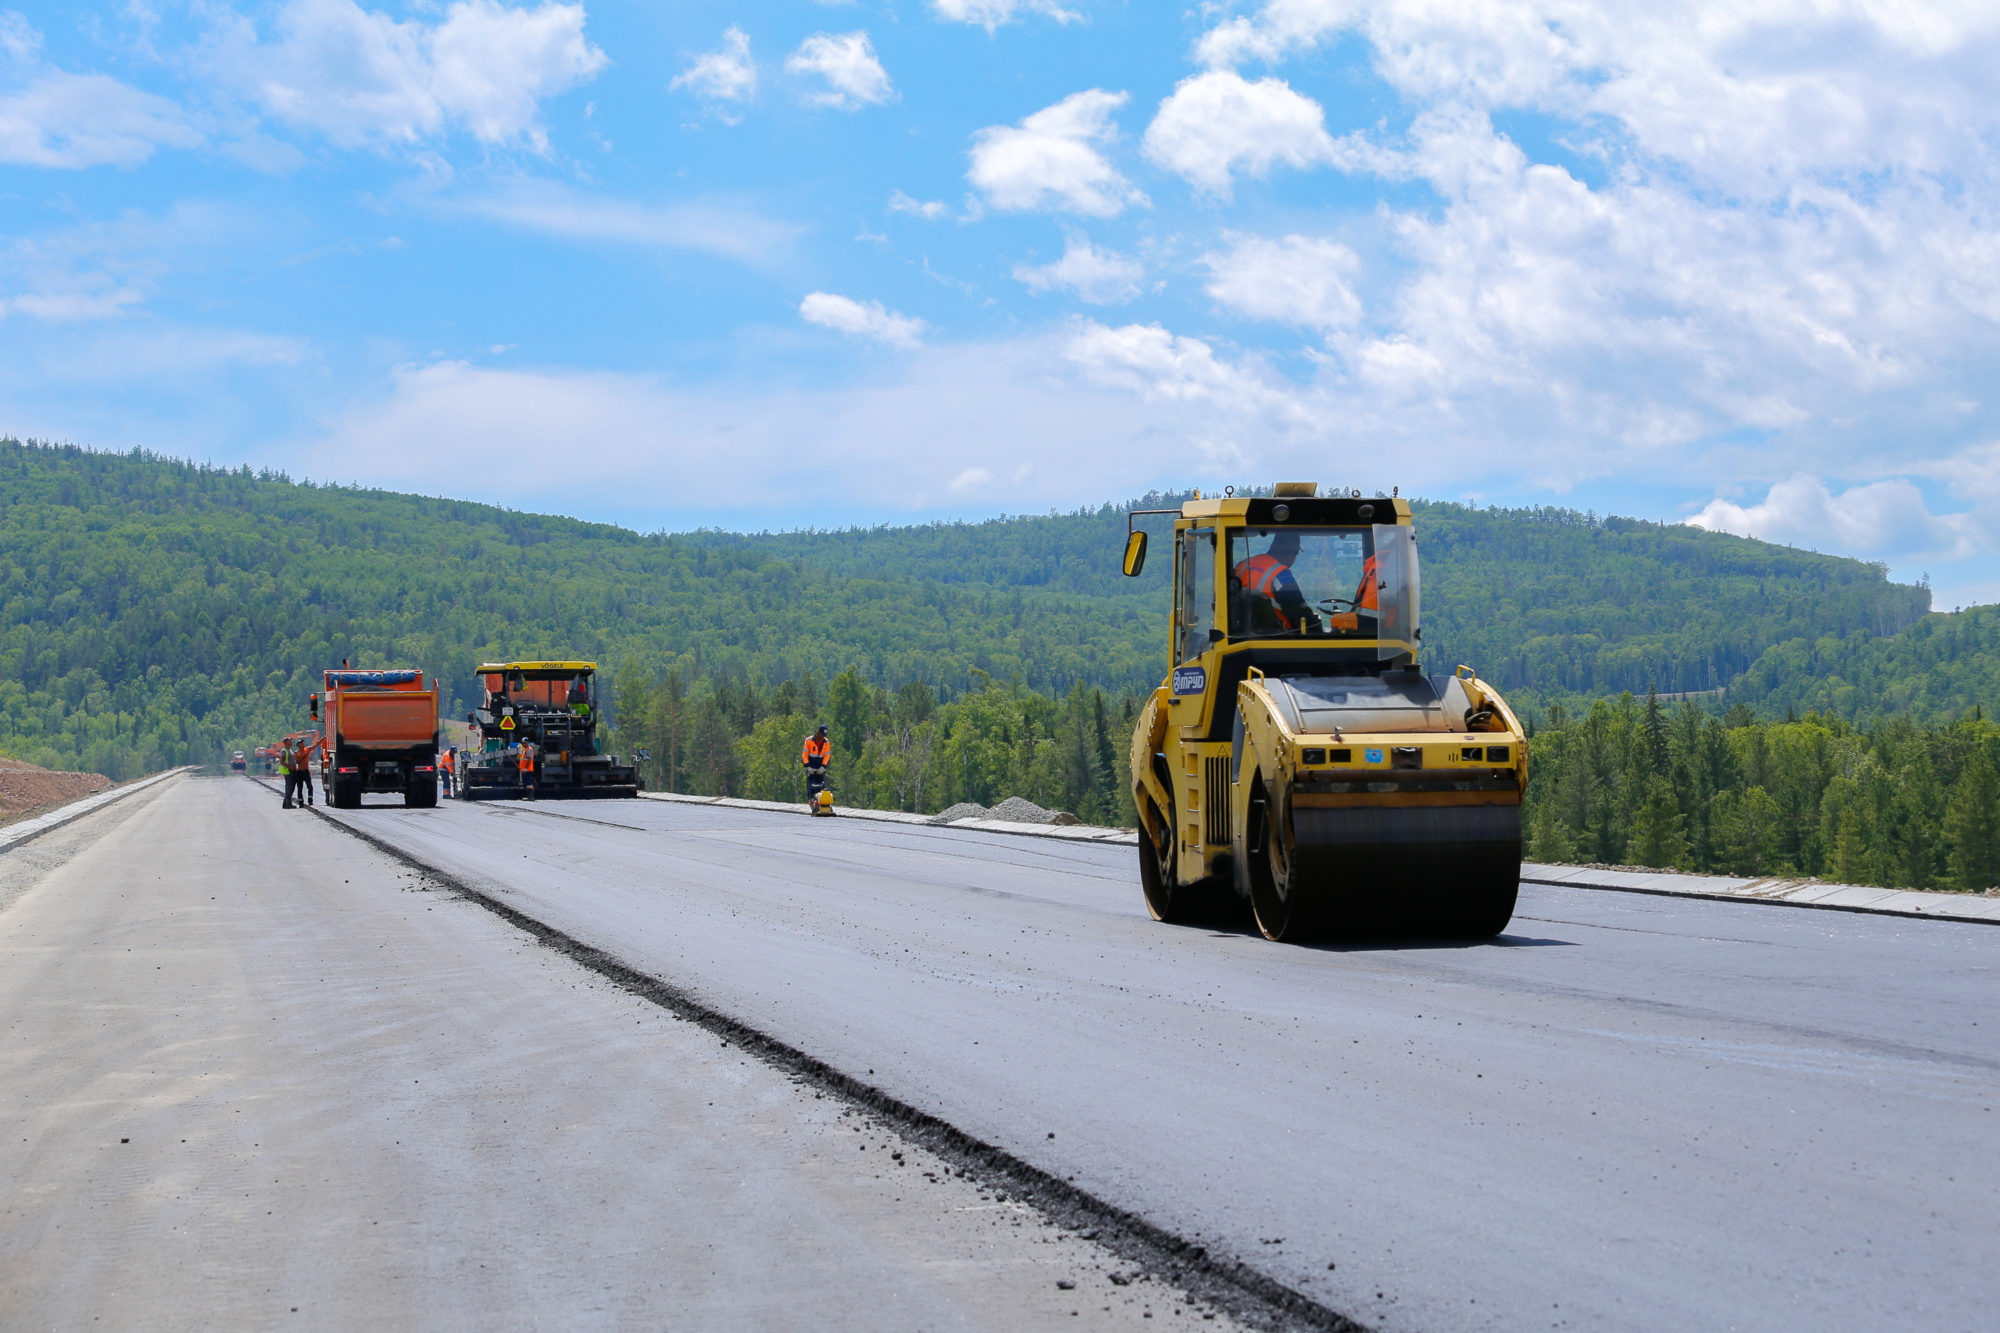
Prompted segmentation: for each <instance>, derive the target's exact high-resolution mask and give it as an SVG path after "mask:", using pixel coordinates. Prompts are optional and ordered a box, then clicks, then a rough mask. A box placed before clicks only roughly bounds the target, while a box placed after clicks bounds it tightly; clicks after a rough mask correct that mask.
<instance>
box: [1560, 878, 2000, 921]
mask: <svg viewBox="0 0 2000 1333" xmlns="http://www.w3.org/2000/svg"><path fill="white" fill-rule="evenodd" d="M1521 882H1522V883H1523V884H1533V885H1535V886H1536V887H1538V888H1544V889H1588V890H1590V891H1591V892H1592V893H1643V894H1646V895H1648V896H1650V897H1654V898H1697V899H1700V900H1701V901H1702V902H1709V903H1757V904H1760V905H1762V906H1764V907H1802V908H1805V909H1807V910H1809V911H1814V912H1852V913H1854V914H1855V915H1856V916H1899V917H1902V918H1903V919H1904V920H1906V921H1951V922H1955V923H1957V924H1959V925H1963V926H2000V920H1995V919H1994V918H1993V917H1990V916H1959V915H1956V914H1954V913H1951V912H1918V911H1905V910H1903V909H1902V908H1899V907H1868V906H1865V905H1863V904H1860V903H1801V902H1794V901H1792V900H1791V899H1789V898H1753V897H1751V896H1750V895H1749V894H1747V893H1703V892H1701V891H1700V890H1698V889H1642V888H1640V887H1638V886H1637V885H1633V884H1580V883H1578V882H1576V881H1575V880H1567V879H1530V878H1529V877H1528V876H1526V875H1523V876H1521ZM1860 887H1867V886H1865V885H1864V886H1860Z"/></svg>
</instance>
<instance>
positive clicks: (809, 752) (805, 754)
mask: <svg viewBox="0 0 2000 1333" xmlns="http://www.w3.org/2000/svg"><path fill="white" fill-rule="evenodd" d="M815 758H817V759H818V760H819V762H820V763H821V764H822V765H826V764H831V763H832V762H833V742H832V741H830V740H825V739H822V738H821V736H820V734H819V733H818V732H814V733H813V734H812V735H810V736H808V737H806V748H805V749H804V750H802V751H800V752H799V762H800V763H802V764H804V765H805V766H806V767H807V768H811V767H813V760H814V759H815Z"/></svg>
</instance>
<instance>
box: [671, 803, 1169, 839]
mask: <svg viewBox="0 0 2000 1333" xmlns="http://www.w3.org/2000/svg"><path fill="white" fill-rule="evenodd" d="M639 795H640V796H641V797H643V798H644V799H646V800H648V801H673V802H675V803H677V804H680V805H722V806H728V807H729V808H731V809H733V810H762V811H765V812H766V813H769V814H781V815H804V814H805V813H806V810H805V806H804V803H803V802H798V801H750V800H744V799H742V798H740V797H735V796H682V795H680V794H679V793H678V792H666V791H642V792H640V793H639ZM834 813H835V814H837V815H839V816H840V817H841V818H843V819H872V820H875V821H876V822H878V823H883V824H915V825H920V826H922V827H924V828H949V829H970V830H973V831H975V832H978V833H1011V834H1015V835H1016V836H1019V837H1023V838H1059V839H1061V840H1062V841H1064V842H1104V843H1114V844H1118V845H1120V846H1125V847H1137V846H1138V845H1139V835H1138V834H1137V833H1134V832H1133V831H1132V830H1131V829H1120V828H1098V827H1096V826H1094V825H1090V824H1016V823H1013V822H1011V821H1009V820H1005V819H954V820H952V821H951V822H950V823H949V824H934V823H932V822H931V816H929V815H913V814H909V813H907V812H905V811H902V810H851V809H849V808H848V807H846V806H835V807H834Z"/></svg>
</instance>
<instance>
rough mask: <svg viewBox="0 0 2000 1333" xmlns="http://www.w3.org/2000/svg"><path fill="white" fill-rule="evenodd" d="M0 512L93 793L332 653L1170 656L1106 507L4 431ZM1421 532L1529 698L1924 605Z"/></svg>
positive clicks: (849, 658) (1449, 518)
mask: <svg viewBox="0 0 2000 1333" xmlns="http://www.w3.org/2000/svg"><path fill="white" fill-rule="evenodd" d="M1181 498H1182V497H1180V496H1177V495H1176V496H1152V497H1148V498H1147V500H1146V501H1144V502H1142V503H1143V504H1145V505H1148V506H1151V505H1161V504H1167V505H1171V504H1176V503H1178V501H1179V500H1180V499H1181ZM0 504H4V510H3V511H0V752H5V753H8V754H11V755H15V756H18V757H21V758H24V759H30V760H34V761H36V762H42V763H49V764H55V765H61V766H82V767H88V768H92V769H96V770H98V771H102V772H106V773H111V774H114V775H124V774H128V773H130V772H133V771H136V770H137V769H139V768H152V767H159V766H162V765H164V764H167V763H172V762H180V761H182V760H194V761H207V760H210V759H212V758H213V757H214V755H215V754H216V752H217V751H218V750H220V749H224V748H228V747H231V746H236V745H245V744H249V743H252V742H255V741H262V740H265V739H268V738H269V737H271V736H273V735H275V734H277V733H279V732H281V731H282V730H285V729H287V728H288V727H291V726H296V725H298V723H299V720H300V703H301V700H302V699H303V697H304V695H305V694H306V693H307V692H308V691H309V690H310V689H312V688H313V687H314V685H315V684H316V675H315V673H316V672H317V670H318V669H319V668H320V667H321V666H324V665H327V664H330V663H333V662H337V661H339V660H340V659H341V658H343V657H346V658H350V659H352V660H353V661H354V662H355V663H356V664H357V665H383V664H412V665H419V666H423V667H425V668H427V669H430V670H432V671H435V672H437V673H439V674H440V675H441V676H442V678H443V681H444V683H445V685H446V686H447V688H448V689H451V690H455V691H459V692H468V691H470V689H471V687H472V681H471V672H472V667H473V665H474V664H475V663H476V662H477V661H479V660H480V659H482V658H486V657H519V656H533V655H537V654H561V655H569V654H578V655H583V656H590V657H596V658H598V659H600V660H603V661H606V662H607V663H610V664H614V665H616V666H617V667H618V668H619V669H620V671H621V672H623V673H627V674H629V675H631V676H633V677H635V678H637V679H644V680H653V679H659V678H660V677H662V676H663V675H664V674H665V673H666V672H667V671H668V669H669V668H671V667H678V668H679V669H680V672H681V675H682V678H683V679H684V680H685V681H688V682H695V681H699V680H702V679H709V680H715V681H721V682H730V683H732V684H733V685H734V686H739V687H740V686H754V687H757V688H760V689H766V690H768V689H770V688H771V687H774V686H775V685H777V684H778V683H780V682H782V681H785V680H788V679H793V680H800V681H805V680H808V679H810V680H811V681H814V682H818V683H820V684H824V682H826V681H828V680H829V679H830V678H831V677H832V676H833V675H834V674H836V673H837V672H839V671H841V670H843V669H845V668H847V667H850V666H851V667H854V668H856V669H857V670H858V671H859V673H860V675H861V676H862V677H864V678H866V679H868V680H870V681H872V682H874V683H875V684H877V685H881V686H887V687H890V688H894V687H897V686H900V685H902V684H904V683H907V682H909V681H912V680H919V679H921V680H924V681H926V682H927V683H929V684H930V685H931V686H932V687H933V689H934V690H935V691H936V693H937V694H938V696H940V697H941V698H942V699H944V700H949V699H951V698H953V697H955V696H957V695H960V694H963V693H964V692H966V691H967V690H971V689H978V688H981V686H982V684H983V682H984V681H986V680H988V679H992V680H998V681H1002V682H1006V681H1019V682H1020V683H1022V684H1023V685H1025V686H1027V687H1030V688H1032V689H1035V690H1039V691H1043V692H1046V693H1059V692H1062V691H1065V690H1067V689H1068V688H1069V687H1070V686H1071V685H1072V684H1074V683H1076V682H1079V681H1082V682H1088V683H1090V684H1093V685H1097V686H1101V687H1103V688H1105V689H1106V690H1109V691H1112V692H1113V693H1114V694H1122V693H1136V692H1138V691H1141V690H1143V689H1146V688H1149V687H1150V686H1151V685H1153V684H1154V683H1156V682H1157V680H1158V679H1159V677H1160V675H1161V674H1162V672H1163V669H1164V666H1165V662H1164V643H1165V629H1164V623H1163V618H1164V615H1165V611H1166V596H1167V594H1166V583H1167V570H1168V568H1169V566H1170V563H1171V562H1170V561H1169V560H1166V559H1164V558H1161V553H1162V552H1163V551H1164V547H1163V546H1159V545H1156V546H1155V548H1154V549H1155V552H1156V556H1155V559H1154V560H1153V562H1152V567H1151V568H1149V569H1148V571H1147V573H1146V575H1145V576H1144V577H1142V578H1140V579H1136V580H1126V579H1124V578H1122V577H1120V576H1119V575H1118V573H1117V556H1118V552H1119V549H1120V545H1121V542H1122V538H1123V533H1124V525H1125V516H1124V511H1123V509H1122V508H1118V507H1112V506H1106V507H1104V508H1101V509H1097V510H1092V511H1081V512H1077V513H1072V514H1053V515H1047V516H1033V517H1015V518H1006V519H1001V520H994V521H991V522H984V523H971V524H965V523H950V524H934V525H924V526H917V527H905V528H877V529H866V530H853V531H844V532H809V533H787V534H758V535H747V536H746V535H731V534H722V533H708V532H704V533H692V534H679V535H658V534H656V535H641V534H638V533H634V532H630V531H627V530H624V529H620V528H616V527H611V526H606V525H602V524H592V523H584V522H580V521H576V520H572V519H566V518H558V517H548V516H541V515H532V514H521V513H515V512H511V511H508V510H504V509H499V508H495V507H492V506H487V505H479V504H471V503H467V502H462V501H451V500H437V499H427V498H423V497H418V496H410V495H401V494H395V493H391V492H384V491H372V490H361V489H352V488H345V487H332V486H315V485H310V484H299V483H294V482H291V481H289V480H286V479H285V478H283V477H281V476H276V475H271V474H268V473H265V474H253V473H252V472H250V471H249V470H247V469H241V470H234V471H231V470H227V469H215V468H208V467H203V466H197V465H192V464H187V463H181V462H175V461H171V460H165V459H161V458H157V457H153V456H149V455H145V454H142V453H134V454H130V455H119V454H103V453H93V452H89V451H86V450H82V449H77V448H74V447H69V446H45V445H36V444H25V445H24V444H20V443H17V442H13V441H0ZM1152 522H1153V523H1154V524H1155V525H1156V530H1158V526H1157V525H1160V524H1161V520H1158V519H1155V520H1152ZM1419 524H1420V527H1419V533H1420V540H1421V542H1422V548H1423V551H1424V559H1425V564H1424V595H1425V602H1426V623H1427V631H1426V635H1425V637H1426V639H1427V641H1429V642H1430V643H1431V644H1432V645H1433V654H1434V656H1433V661H1434V663H1437V664H1441V665H1449V664H1452V663H1455V662H1459V661H1466V662H1470V663H1473V664H1475V665H1476V666H1478V667H1479V668H1480V670H1481V671H1482V672H1484V673H1486V674H1488V675H1489V676H1491V677H1493V678H1495V679H1497V680H1499V681H1501V682H1502V683H1503V684H1505V685H1508V686H1510V687H1513V688H1516V689H1521V690H1525V691H1527V693H1526V695H1525V696H1524V697H1526V698H1528V699H1530V700H1532V699H1534V698H1536V697H1538V696H1546V695H1554V694H1602V693H1611V692H1616V691H1619V690H1623V689H1633V690H1644V689H1645V688H1646V687H1647V686H1649V685H1652V686H1656V687H1657V688H1659V689H1660V690H1662V691H1678V690H1700V689H1705V688H1710V687H1712V686H1716V685H1720V684H1723V683H1725V682H1728V681H1730V680H1731V679H1733V678H1735V677H1736V676H1738V675H1739V674H1740V673H1742V672H1744V671H1745V670H1748V669H1751V668H1752V667H1753V666H1754V665H1755V664H1756V663H1758V662H1759V660H1760V658H1765V655H1766V654H1767V652H1769V651H1771V650H1773V649H1774V648H1776V647H1778V646H1780V645H1785V644H1788V643H1794V642H1797V641H1803V642H1805V643H1808V644H1810V643H1818V642H1822V641H1829V636H1831V640H1830V641H1837V642H1838V643H1841V644H1846V645H1855V644H1861V643H1864V642H1869V643H1872V642H1887V643H1892V644H1893V643H1897V642H1900V640H1897V639H1886V640H1884V639H1882V638H1881V636H1889V635H1895V634H1897V632H1898V631H1901V630H1903V629H1904V628H1905V627H1906V626H1909V625H1911V624H1912V623H1913V622H1915V621H1917V620H1918V619H1919V617H1921V616H1923V613H1924V610H1925V606H1926V604H1927V597H1928V595H1927V594H1926V593H1925V592H1924V591H1923V590H1921V589H1915V588H1907V587H1900V586H1897V585H1893V584H1891V583H1889V582H1888V581H1887V580H1886V578H1885V577H1884V575H1883V572H1882V571H1881V570H1880V569H1879V568H1877V567H1874V566H1870V565H1867V564H1862V563H1859V562H1856V561H1850V560H1841V559H1835V558H1831V557H1826V556H1819V555H1813V554H1810V553H1807V552H1802V551H1794V550H1789V549H1786V548H1783V547H1773V546H1770V545H1767V544H1764V543H1759V542H1753V541H1747V540H1743V539H1740V538H1736V537H1730V536H1726V535H1722V534H1716V533H1707V532H1701V531H1697V530H1693V529H1687V528H1679V527H1666V528H1663V527H1659V526H1656V525H1653V524H1648V523H1640V522H1635V521H1628V520H1620V519H1604V520H1598V519H1595V518H1592V517H1590V516H1584V515H1578V514H1575V513H1571V512H1568V511H1562V510H1547V511H1543V510H1535V511H1505V512H1502V511H1492V510H1473V509H1466V508H1462V507H1459V506H1454V505H1424V506H1422V507H1421V510H1420V514H1419ZM1932 619H1933V620H1935V619H1939V618H1935V617H1934V618H1932ZM1766 660H1768V659H1766ZM1871 660H1872V659H1871ZM1885 669H1886V668H1885ZM982 673H983V674H982ZM812 693H813V691H811V690H809V691H808V696H810V695H811V694H812ZM1949 693H1950V691H1949V690H1948V691H1947V694H1949ZM1912 702H1916V701H1915V700H1913V701H1912ZM1923 702H1924V705H1925V706H1926V707H1930V708H1933V709H1945V710H1949V709H1951V708H1954V707H1960V706H1963V703H1964V702H1965V701H1963V700H1956V699H1937V698H1933V699H1926V700H1924V701H1923ZM460 703H462V699H461V701H460ZM455 706H456V705H455ZM753 720H754V719H753Z"/></svg>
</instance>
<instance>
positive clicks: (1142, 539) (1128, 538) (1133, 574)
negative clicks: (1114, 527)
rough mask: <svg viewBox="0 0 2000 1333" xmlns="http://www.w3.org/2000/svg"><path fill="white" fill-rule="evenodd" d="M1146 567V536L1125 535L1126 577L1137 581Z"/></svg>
mask: <svg viewBox="0 0 2000 1333" xmlns="http://www.w3.org/2000/svg"><path fill="white" fill-rule="evenodd" d="M1145 567H1146V534H1145V533H1143V532H1128V533H1126V534H1125V577H1126V578H1128V579H1135V578H1138V577H1139V571H1140V570H1142V569H1144V568H1145Z"/></svg>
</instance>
